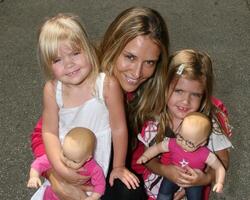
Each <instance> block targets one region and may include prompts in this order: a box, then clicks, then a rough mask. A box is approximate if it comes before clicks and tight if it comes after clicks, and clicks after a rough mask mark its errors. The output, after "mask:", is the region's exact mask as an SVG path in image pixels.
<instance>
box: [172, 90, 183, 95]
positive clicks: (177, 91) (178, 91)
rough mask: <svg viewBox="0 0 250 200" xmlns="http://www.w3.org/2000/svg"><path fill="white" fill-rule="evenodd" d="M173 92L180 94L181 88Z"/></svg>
mask: <svg viewBox="0 0 250 200" xmlns="http://www.w3.org/2000/svg"><path fill="white" fill-rule="evenodd" d="M174 92H176V93H178V94H182V92H183V90H179V89H175V90H174Z"/></svg>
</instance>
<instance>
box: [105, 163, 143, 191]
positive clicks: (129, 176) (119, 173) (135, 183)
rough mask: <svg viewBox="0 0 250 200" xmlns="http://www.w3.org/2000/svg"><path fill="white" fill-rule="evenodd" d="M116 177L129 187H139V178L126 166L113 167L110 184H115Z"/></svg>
mask: <svg viewBox="0 0 250 200" xmlns="http://www.w3.org/2000/svg"><path fill="white" fill-rule="evenodd" d="M116 178H119V179H120V180H121V181H122V182H123V183H124V184H125V185H126V186H127V188H128V189H131V187H132V188H133V189H136V188H137V187H139V182H140V181H139V179H138V178H137V176H136V175H135V174H133V173H132V172H130V171H129V170H128V169H126V168H125V167H116V168H113V170H112V172H111V174H110V177H109V184H110V185H111V186H113V184H114V180H115V179H116Z"/></svg>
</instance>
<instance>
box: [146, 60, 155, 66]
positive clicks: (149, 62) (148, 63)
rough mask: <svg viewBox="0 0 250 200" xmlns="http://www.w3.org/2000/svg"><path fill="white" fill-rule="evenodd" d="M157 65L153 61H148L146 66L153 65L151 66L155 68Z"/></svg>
mask: <svg viewBox="0 0 250 200" xmlns="http://www.w3.org/2000/svg"><path fill="white" fill-rule="evenodd" d="M155 63H156V62H155V61H153V60H149V61H146V64H147V65H151V66H154V65H155Z"/></svg>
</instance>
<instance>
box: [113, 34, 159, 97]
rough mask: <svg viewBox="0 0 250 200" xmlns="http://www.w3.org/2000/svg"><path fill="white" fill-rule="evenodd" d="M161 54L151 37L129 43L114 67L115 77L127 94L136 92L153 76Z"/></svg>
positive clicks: (141, 37) (140, 37)
mask: <svg viewBox="0 0 250 200" xmlns="http://www.w3.org/2000/svg"><path fill="white" fill-rule="evenodd" d="M160 53H161V50H160V48H159V46H158V45H157V44H156V43H155V42H154V41H153V40H152V39H151V38H150V37H149V36H137V37H136V38H134V39H133V40H131V41H130V42H128V43H127V45H126V46H125V48H124V49H123V50H122V52H121V54H120V55H119V57H118V59H117V61H116V63H115V66H114V75H115V76H116V78H117V79H118V81H119V82H120V85H121V87H122V88H123V90H124V91H125V92H134V91H135V90H136V89H137V88H138V87H139V86H140V85H141V84H142V83H143V82H144V81H146V80H147V79H148V78H150V77H151V76H152V75H153V73H154V71H155V68H156V64H157V61H158V59H159V56H160Z"/></svg>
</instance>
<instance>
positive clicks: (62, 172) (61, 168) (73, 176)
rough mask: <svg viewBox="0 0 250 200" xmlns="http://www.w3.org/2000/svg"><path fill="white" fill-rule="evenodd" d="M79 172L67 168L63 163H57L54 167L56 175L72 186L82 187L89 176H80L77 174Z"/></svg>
mask: <svg viewBox="0 0 250 200" xmlns="http://www.w3.org/2000/svg"><path fill="white" fill-rule="evenodd" d="M80 170H81V171H83V170H84V169H80ZM80 170H78V171H77V170H73V169H71V168H68V167H67V166H65V165H64V163H63V162H60V163H59V162H58V163H57V166H55V171H56V173H58V175H59V176H61V177H62V178H63V179H65V180H66V181H67V182H69V183H70V184H72V185H83V184H84V183H86V182H87V181H88V180H89V178H90V177H89V176H82V175H80V174H79V173H78V172H80Z"/></svg>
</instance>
